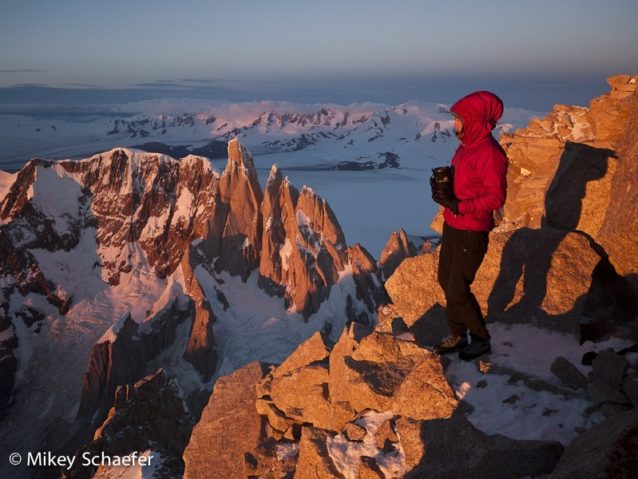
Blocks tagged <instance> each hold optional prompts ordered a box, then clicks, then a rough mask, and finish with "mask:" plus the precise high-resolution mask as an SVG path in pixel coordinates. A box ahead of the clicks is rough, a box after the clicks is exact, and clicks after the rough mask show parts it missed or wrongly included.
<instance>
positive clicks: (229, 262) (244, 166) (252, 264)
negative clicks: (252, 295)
mask: <svg viewBox="0 0 638 479" xmlns="http://www.w3.org/2000/svg"><path fill="white" fill-rule="evenodd" d="M262 196H263V193H262V191H261V187H260V186H259V181H258V179H257V172H256V170H255V165H254V163H253V158H252V155H251V154H250V153H249V152H248V151H247V150H246V149H245V148H244V147H243V146H242V145H240V144H239V142H238V141H237V140H236V139H233V140H231V141H229V142H228V163H227V165H226V168H225V169H224V172H223V173H222V175H221V177H220V179H219V188H218V190H217V192H216V196H215V207H214V210H213V211H212V212H211V213H212V215H211V217H210V218H209V220H208V223H207V225H206V228H205V231H204V242H203V243H202V247H203V249H204V251H205V252H206V255H207V256H208V258H209V260H210V261H212V260H213V259H214V258H217V260H216V262H215V267H216V269H217V270H218V271H221V270H225V271H228V272H229V273H230V274H232V275H240V276H241V277H242V279H243V280H244V281H245V280H246V279H247V278H248V275H249V274H250V272H251V271H252V270H253V269H255V268H256V267H257V265H258V264H259V252H260V248H259V241H260V239H261V229H262V224H261V223H262V222H261V214H260V205H261V201H262Z"/></svg>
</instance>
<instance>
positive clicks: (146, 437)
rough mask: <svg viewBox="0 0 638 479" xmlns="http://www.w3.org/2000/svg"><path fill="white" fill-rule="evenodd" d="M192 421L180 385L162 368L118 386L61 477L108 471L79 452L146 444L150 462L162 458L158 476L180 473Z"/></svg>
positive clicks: (120, 452) (125, 450)
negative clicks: (99, 421) (101, 419)
mask: <svg viewBox="0 0 638 479" xmlns="http://www.w3.org/2000/svg"><path fill="white" fill-rule="evenodd" d="M193 425H194V421H193V418H192V417H191V415H190V413H189V412H188V411H187V409H186V408H185V405H184V398H183V396H182V393H181V390H180V389H179V386H177V384H176V383H175V382H174V381H173V380H171V379H170V378H169V377H168V376H167V375H166V373H165V372H164V371H163V370H162V369H160V370H158V371H157V372H155V373H154V374H152V375H149V376H147V377H145V378H143V379H141V380H139V381H138V382H136V383H135V384H133V385H126V386H119V387H118V388H117V390H116V392H115V400H114V403H113V407H111V409H110V410H109V413H108V417H107V418H106V420H105V421H104V423H103V424H102V425H101V426H100V427H99V428H98V429H97V431H95V435H94V437H93V441H91V442H90V443H89V444H87V445H86V446H84V447H83V448H81V449H80V451H78V454H77V456H76V461H75V465H76V467H75V469H73V470H72V471H71V473H69V474H66V473H65V474H64V475H63V477H75V478H81V477H92V474H93V473H94V472H98V476H99V475H100V474H104V475H105V477H109V476H108V474H106V471H105V469H106V470H108V468H107V467H104V466H100V467H99V470H98V471H94V470H92V469H91V468H85V467H81V462H82V459H81V458H82V454H83V453H90V455H91V456H94V455H99V454H102V453H103V454H105V455H107V456H111V457H113V456H126V455H128V454H130V453H132V452H134V451H136V452H140V453H142V452H144V451H146V450H151V451H153V454H154V457H153V458H152V459H151V465H156V463H157V461H159V460H160V457H159V456H161V457H162V458H163V459H164V460H163V461H162V463H163V464H162V467H159V468H157V469H156V472H155V474H156V477H173V475H179V474H181V473H182V472H183V470H184V464H183V462H182V460H181V455H182V452H183V451H184V448H185V447H186V444H187V442H188V437H189V435H190V433H191V430H192V428H193Z"/></svg>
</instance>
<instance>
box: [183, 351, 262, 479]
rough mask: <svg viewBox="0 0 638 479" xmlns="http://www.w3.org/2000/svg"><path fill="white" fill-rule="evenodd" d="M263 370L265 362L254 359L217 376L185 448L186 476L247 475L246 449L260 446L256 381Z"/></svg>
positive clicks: (217, 476) (232, 476)
mask: <svg viewBox="0 0 638 479" xmlns="http://www.w3.org/2000/svg"><path fill="white" fill-rule="evenodd" d="M263 374H264V371H263V365H262V364H261V363H259V362H252V363H250V364H248V365H246V366H244V367H242V368H240V369H238V370H236V371H235V372H233V373H232V374H230V375H228V376H223V377H221V378H219V379H218V380H217V382H216V383H215V386H214V388H213V393H212V395H211V397H210V400H209V401H208V405H207V406H206V407H205V408H204V411H203V412H202V417H201V419H200V420H199V422H198V423H197V425H196V426H195V428H194V429H193V433H192V435H191V438H190V441H189V443H188V446H187V447H186V450H185V451H184V463H185V469H184V477H185V478H187V479H188V478H192V479H199V478H200V477H209V478H211V479H213V478H220V479H221V478H224V479H234V478H241V479H243V478H244V477H245V475H244V453H245V452H248V451H251V450H253V449H254V448H256V447H257V444H258V439H259V436H260V431H261V428H262V422H261V418H260V416H259V415H258V414H257V411H256V410H255V384H256V383H257V382H258V381H259V380H261V378H262V377H263Z"/></svg>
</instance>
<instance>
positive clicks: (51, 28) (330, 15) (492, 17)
mask: <svg viewBox="0 0 638 479" xmlns="http://www.w3.org/2000/svg"><path fill="white" fill-rule="evenodd" d="M636 18H638V2H635V1H630V0H560V1H558V2H556V1H550V0H534V1H528V0H523V1H520V2H515V3H514V4H513V3H512V2H511V1H507V0H493V1H491V2H489V5H484V4H479V3H477V2H474V1H473V0H455V2H433V1H422V0H397V1H396V2H391V3H388V2H385V1H382V0H348V1H345V2H344V1H342V0H325V1H324V2H319V3H316V2H315V3H311V2H298V1H294V0H272V1H269V2H261V1H257V0H218V1H215V2H209V1H205V0H186V1H184V2H177V3H176V2H169V1H168V0H155V1H150V0H140V1H136V2H127V1H124V0H110V1H108V2H85V1H83V0H59V1H56V2H49V1H45V0H32V1H28V2H24V1H22V0H5V1H4V2H3V15H2V16H1V17H0V43H1V44H2V49H0V103H3V104H4V103H11V104H14V103H29V102H30V103H45V104H55V103H58V104H73V105H80V104H83V105H94V104H109V103H125V102H128V101H139V100H141V99H150V98H163V97H170V98H175V97H177V96H180V95H183V96H185V97H188V98H200V99H223V100H228V101H254V100H289V101H293V102H302V103H321V102H333V103H339V104H348V103H352V102H362V101H373V102H382V103H387V104H399V103H403V102H407V101H410V100H417V101H430V102H443V103H451V102H453V101H455V100H456V99H458V98H460V97H461V96H464V95H465V94H467V93H469V92H470V91H475V90H482V89H487V90H491V91H494V92H495V93H496V94H498V95H499V96H501V97H502V98H503V100H504V102H505V104H506V106H512V107H521V108H529V109H533V110H542V111H548V110H550V109H551V108H552V106H553V104H555V103H567V104H579V105H585V104H587V102H588V101H589V100H590V99H591V98H593V97H595V96H598V95H600V94H601V93H603V92H604V91H606V89H607V86H606V84H605V79H606V78H607V77H609V76H612V75H616V74H623V73H625V74H629V75H631V74H636V73H638V55H636V54H635V45H637V44H638V29H636V28H635V19H636Z"/></svg>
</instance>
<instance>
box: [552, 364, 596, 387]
mask: <svg viewBox="0 0 638 479" xmlns="http://www.w3.org/2000/svg"><path fill="white" fill-rule="evenodd" d="M550 369H551V371H552V373H553V374H554V376H556V377H557V378H558V379H560V380H561V382H562V383H563V384H565V385H566V386H569V387H570V388H572V389H582V388H584V387H585V386H587V378H586V377H585V375H584V374H583V373H581V372H580V370H579V369H578V368H577V367H576V366H574V365H573V364H572V363H570V362H569V361H568V360H567V359H565V358H564V357H563V356H558V357H557V358H556V359H554V362H552V365H551V368H550Z"/></svg>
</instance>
